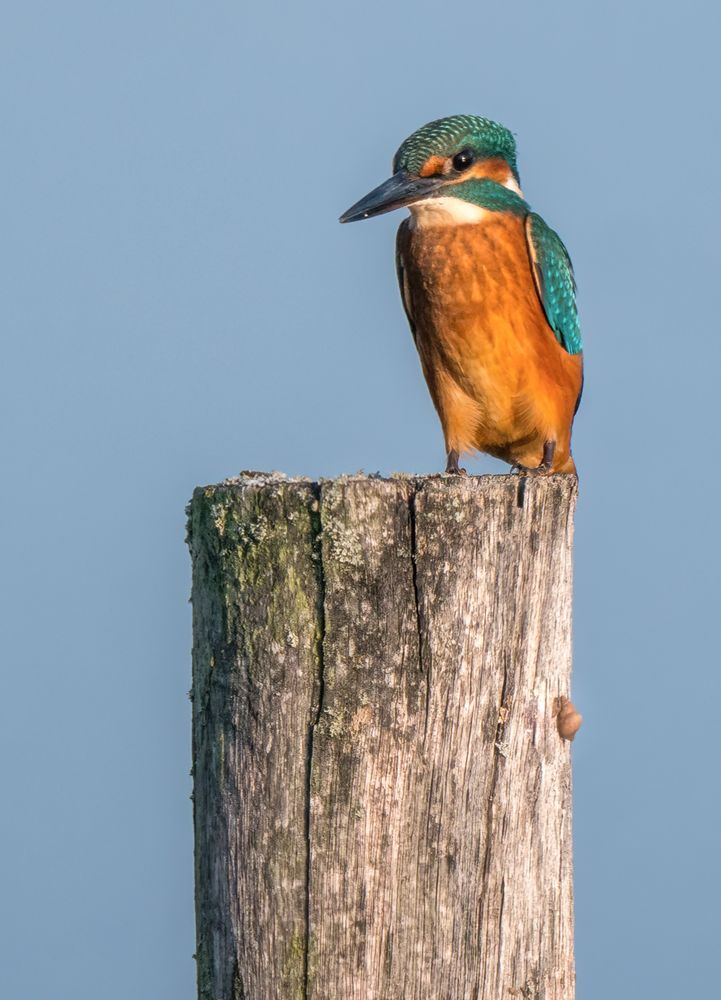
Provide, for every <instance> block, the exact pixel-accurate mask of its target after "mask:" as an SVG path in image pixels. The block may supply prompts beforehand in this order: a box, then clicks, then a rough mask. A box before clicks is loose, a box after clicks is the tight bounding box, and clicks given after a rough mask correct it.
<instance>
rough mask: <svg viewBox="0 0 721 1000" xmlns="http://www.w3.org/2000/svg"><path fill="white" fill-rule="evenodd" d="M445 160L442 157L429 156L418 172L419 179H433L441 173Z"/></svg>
mask: <svg viewBox="0 0 721 1000" xmlns="http://www.w3.org/2000/svg"><path fill="white" fill-rule="evenodd" d="M445 163H446V160H445V157H443V156H430V157H429V158H428V159H427V160H426V162H425V163H424V164H423V166H422V167H421V169H420V170H419V171H418V173H419V176H420V177H435V176H436V174H442V173H443V167H444V166H445Z"/></svg>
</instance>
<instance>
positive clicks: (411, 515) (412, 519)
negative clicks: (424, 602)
mask: <svg viewBox="0 0 721 1000" xmlns="http://www.w3.org/2000/svg"><path fill="white" fill-rule="evenodd" d="M417 495H418V490H416V489H411V492H410V494H409V496H408V519H409V524H410V532H411V574H412V578H413V603H414V606H415V611H416V632H417V635H418V669H419V670H420V671H421V673H423V672H424V664H423V660H424V656H423V618H422V613H421V595H420V589H419V586H418V566H417V559H418V542H417V538H416V496H417ZM426 659H427V660H428V663H427V667H426V674H427V675H426V716H425V722H424V726H423V735H424V738H425V734H426V732H427V730H428V715H429V711H430V700H431V663H430V658H426Z"/></svg>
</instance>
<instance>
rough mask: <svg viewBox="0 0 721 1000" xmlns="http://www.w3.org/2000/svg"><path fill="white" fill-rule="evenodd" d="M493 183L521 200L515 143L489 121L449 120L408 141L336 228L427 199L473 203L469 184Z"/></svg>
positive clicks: (431, 125)
mask: <svg viewBox="0 0 721 1000" xmlns="http://www.w3.org/2000/svg"><path fill="white" fill-rule="evenodd" d="M478 180H485V181H489V180H490V181H495V182H496V183H499V184H502V185H504V186H506V187H508V188H511V189H512V190H513V191H515V192H517V193H518V194H520V188H519V186H518V184H519V178H518V167H517V165H516V142H515V140H514V138H513V135H512V133H511V132H510V131H509V130H508V129H507V128H504V127H503V125H499V124H498V123H497V122H492V121H490V119H488V118H479V117H477V116H476V115H453V116H452V117H450V118H439V119H438V120H437V121H434V122H429V123H428V125H424V126H423V128H419V129H418V131H417V132H414V133H413V135H411V136H409V137H408V138H407V139H406V140H405V142H404V143H402V145H401V147H400V149H399V150H398V152H397V153H396V155H395V156H394V157H393V176H392V177H390V178H389V179H388V180H387V181H385V182H384V183H383V184H381V185H379V186H378V187H377V188H375V189H374V190H373V191H371V192H370V194H367V195H366V196H365V198H361V200H360V201H358V202H356V204H355V205H352V206H351V208H349V209H348V211H347V212H345V213H344V214H343V215H341V217H340V222H357V221H359V220H360V219H369V218H370V217H371V216H373V215H381V214H382V213H383V212H392V211H393V209H395V208H402V207H403V206H404V205H407V206H409V207H412V206H417V205H421V203H423V202H426V201H428V200H429V199H437V198H458V199H461V200H470V201H472V200H473V196H472V187H473V185H472V184H469V182H471V181H478Z"/></svg>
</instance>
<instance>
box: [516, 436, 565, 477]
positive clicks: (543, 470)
mask: <svg viewBox="0 0 721 1000" xmlns="http://www.w3.org/2000/svg"><path fill="white" fill-rule="evenodd" d="M555 453H556V442H555V441H544V442H543V458H542V459H541V464H540V465H521V463H520V462H514V463H513V465H512V466H511V472H519V473H520V474H521V475H523V476H547V475H548V474H549V473H550V471H551V469H552V468H553V456H554V455H555Z"/></svg>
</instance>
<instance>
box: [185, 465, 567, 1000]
mask: <svg viewBox="0 0 721 1000" xmlns="http://www.w3.org/2000/svg"><path fill="white" fill-rule="evenodd" d="M575 498H576V480H575V479H574V478H572V477H567V476H553V477H549V478H542V479H541V478H534V479H529V480H527V481H526V482H525V483H524V484H523V490H521V481H520V480H519V478H518V477H515V476H487V477H480V478H467V479H466V478H463V479H461V478H450V477H397V478H392V479H380V478H373V477H364V476H355V477H347V478H341V479H337V480H328V481H324V482H322V483H320V484H317V483H311V482H309V481H305V480H294V479H286V478H284V477H280V476H265V475H261V474H254V473H249V474H245V475H243V476H241V477H239V478H238V479H234V480H229V481H227V482H225V483H222V484H220V485H218V486H210V487H205V488H200V489H198V490H196V491H195V494H194V496H193V500H192V502H191V505H190V525H189V539H190V548H191V553H192V559H193V636H194V642H193V758H194V778H195V792H194V812H195V857H196V917H197V928H198V948H197V959H198V982H199V996H200V998H201V1000H240V998H243V1000H276V998H277V1000H286V998H288V1000H290V998H293V1000H305V998H312V1000H435V998H438V1000H470V998H474V1000H505V998H513V997H518V998H520V1000H572V998H573V996H574V966H573V890H572V870H571V775H570V751H569V745H568V743H566V742H565V741H564V740H562V739H561V738H560V736H559V735H558V732H557V729H556V721H555V718H554V712H557V711H558V704H560V701H559V699H562V698H565V697H567V696H568V694H569V684H570V670H571V551H572V530H573V511H574V506H575Z"/></svg>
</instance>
